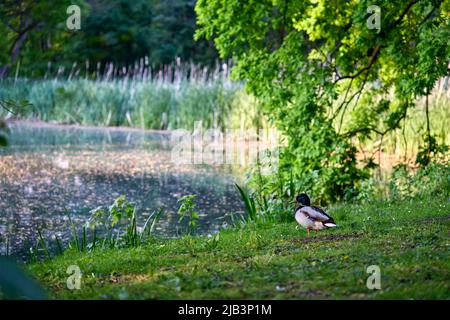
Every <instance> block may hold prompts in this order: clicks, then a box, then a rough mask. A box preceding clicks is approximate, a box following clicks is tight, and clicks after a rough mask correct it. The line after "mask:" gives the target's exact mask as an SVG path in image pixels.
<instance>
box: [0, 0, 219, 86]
mask: <svg viewBox="0 0 450 320" xmlns="http://www.w3.org/2000/svg"><path fill="white" fill-rule="evenodd" d="M72 4H77V5H79V6H80V7H81V10H82V12H81V30H76V31H70V30H68V29H67V27H66V19H67V18H68V17H69V15H68V14H67V13H66V10H67V7H68V6H70V5H72ZM194 6H195V1H194V0H167V1H162V0H134V1H127V0H111V1H109V0H108V1H107V0H77V1H67V0H55V1H43V0H38V1H28V0H26V1H15V0H5V1H2V5H1V6H0V47H1V48H2V50H0V77H5V76H8V75H11V73H14V68H16V66H17V62H18V61H20V65H21V66H20V74H21V75H22V76H25V75H26V76H28V77H30V76H31V77H39V76H44V75H45V73H46V72H47V71H50V72H52V71H53V72H56V71H57V69H58V68H60V67H65V68H66V69H70V68H72V66H73V64H74V63H77V64H78V66H80V65H82V66H84V68H85V67H86V66H87V68H88V70H89V71H91V72H95V71H96V70H97V68H98V67H97V64H98V63H99V67H100V69H101V71H102V70H103V68H105V64H106V63H111V62H112V63H113V64H114V65H116V66H117V67H128V66H130V65H133V64H134V63H135V62H139V61H140V59H145V57H147V58H148V60H147V61H148V64H149V65H150V66H152V67H153V68H154V70H158V69H159V68H160V67H162V66H163V65H166V64H169V63H172V62H173V61H174V60H175V59H176V58H179V59H180V60H181V61H183V62H193V63H195V64H200V65H205V66H211V65H213V64H214V63H215V62H216V60H217V54H216V50H215V49H214V46H213V44H212V42H211V41H207V40H201V41H197V42H196V41H194V39H193V34H194V30H195V28H196V24H195V20H196V18H195V11H194ZM84 68H83V69H84ZM83 71H84V70H83Z"/></svg>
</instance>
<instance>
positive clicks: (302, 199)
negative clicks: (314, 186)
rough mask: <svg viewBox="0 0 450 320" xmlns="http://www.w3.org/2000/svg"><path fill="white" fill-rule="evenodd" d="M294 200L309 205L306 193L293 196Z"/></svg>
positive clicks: (309, 201)
mask: <svg viewBox="0 0 450 320" xmlns="http://www.w3.org/2000/svg"><path fill="white" fill-rule="evenodd" d="M295 202H296V203H299V204H301V205H303V206H310V205H311V200H310V199H309V197H308V195H307V194H306V193H301V194H299V195H298V196H296V197H295Z"/></svg>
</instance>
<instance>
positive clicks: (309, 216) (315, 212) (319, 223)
mask: <svg viewBox="0 0 450 320" xmlns="http://www.w3.org/2000/svg"><path fill="white" fill-rule="evenodd" d="M295 203H296V205H297V206H296V209H295V220H297V222H298V223H299V224H300V225H302V226H303V227H305V228H306V230H307V231H308V236H309V231H310V230H311V229H312V230H314V234H316V232H317V230H322V229H324V228H334V227H336V226H337V225H336V223H335V222H334V220H333V218H332V217H330V216H329V215H328V214H327V213H326V212H325V211H323V210H322V209H321V208H319V207H315V206H312V205H311V200H310V199H309V197H308V195H307V194H306V193H302V194H300V195H298V196H297V197H295Z"/></svg>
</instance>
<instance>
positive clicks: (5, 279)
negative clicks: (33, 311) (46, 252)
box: [0, 257, 47, 300]
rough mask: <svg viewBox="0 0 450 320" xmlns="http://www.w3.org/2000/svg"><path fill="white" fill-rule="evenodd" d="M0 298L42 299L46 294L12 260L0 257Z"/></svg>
mask: <svg viewBox="0 0 450 320" xmlns="http://www.w3.org/2000/svg"><path fill="white" fill-rule="evenodd" d="M0 270H1V271H2V272H0V298H4V299H32V300H43V299H46V298H47V294H46V293H45V291H44V290H43V289H42V287H41V286H40V285H39V284H38V283H37V282H36V281H35V280H33V279H31V278H30V276H29V275H28V274H26V273H25V272H24V270H23V269H22V268H20V267H19V266H18V265H17V264H16V263H15V262H14V261H13V260H11V259H9V258H5V257H0Z"/></svg>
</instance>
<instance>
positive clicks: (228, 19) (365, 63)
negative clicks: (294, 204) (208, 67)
mask: <svg viewBox="0 0 450 320" xmlns="http://www.w3.org/2000/svg"><path fill="white" fill-rule="evenodd" d="M373 4H374V3H373V1H367V0H351V1H348V0H335V1H326V0H309V1H289V0H270V1H269V0H263V1H259V0H249V1H234V0H199V1H198V2H197V5H196V12H197V15H198V16H197V19H198V20H197V23H198V25H199V26H200V28H199V29H198V30H197V32H196V38H197V39H200V38H206V39H213V40H214V43H215V45H216V47H217V49H218V51H219V53H220V55H221V56H222V57H225V56H228V55H231V56H232V58H233V60H234V62H235V67H234V69H233V75H234V76H235V77H236V78H238V79H241V80H245V81H246V84H247V88H248V90H249V91H250V92H252V93H253V94H255V95H256V96H257V97H258V98H259V100H260V101H261V104H262V106H263V110H264V111H265V112H266V114H267V115H268V116H269V117H270V118H271V119H272V120H273V122H274V123H275V124H276V125H277V127H278V128H279V129H280V130H281V132H282V133H283V134H284V136H285V138H286V142H287V147H285V148H283V149H282V152H281V156H280V166H279V172H278V173H277V176H278V177H280V176H283V177H284V180H285V181H286V180H289V179H290V178H288V179H286V177H289V176H291V177H292V179H293V180H294V182H295V185H296V186H297V187H298V188H304V189H309V190H311V191H312V192H313V193H315V194H318V195H320V198H321V199H322V200H325V201H327V200H336V199H339V198H343V197H345V196H349V195H350V196H351V195H354V194H355V193H356V192H357V189H358V186H359V181H361V179H363V178H365V177H366V176H367V170H366V169H367V168H362V167H361V166H358V165H357V161H356V153H357V149H356V148H355V145H356V143H357V142H358V141H364V140H366V139H371V138H374V137H376V136H378V137H382V136H383V135H384V134H386V133H387V132H388V131H390V130H394V129H396V128H398V127H399V126H400V124H401V121H402V119H404V118H405V116H406V114H407V111H408V109H409V108H412V107H414V103H415V99H416V98H417V97H420V96H426V95H427V94H428V93H429V92H430V90H431V89H432V88H433V86H434V85H435V83H436V81H437V80H438V79H439V78H440V77H442V76H445V75H448V74H449V59H450V46H449V39H450V28H449V14H450V1H448V0H446V1H439V0H411V1H405V0H403V1H391V0H380V1H377V2H376V5H377V6H378V7H379V13H380V28H379V30H377V29H376V28H375V29H374V28H369V26H368V22H367V20H368V19H370V18H371V15H373V14H374V13H373V12H372V13H371V12H370V10H369V11H368V9H369V7H370V6H371V5H373ZM344 117H345V118H348V121H345V124H344V122H343V119H344ZM370 163H372V162H370ZM273 180H274V177H271V178H270V179H269V180H268V184H270V181H273ZM278 181H279V180H278ZM276 185H277V182H275V186H272V187H269V188H268V189H269V190H272V191H273V190H274V189H276V188H277V186H276Z"/></svg>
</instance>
